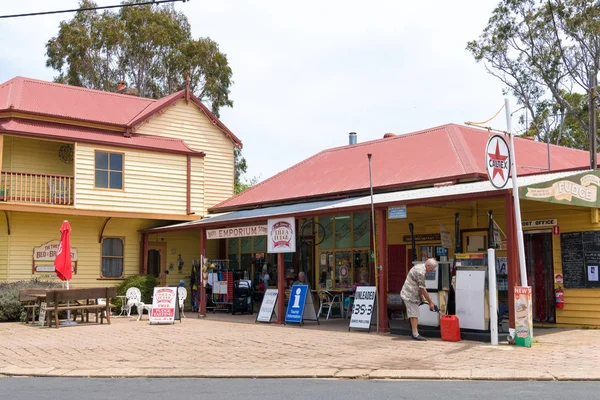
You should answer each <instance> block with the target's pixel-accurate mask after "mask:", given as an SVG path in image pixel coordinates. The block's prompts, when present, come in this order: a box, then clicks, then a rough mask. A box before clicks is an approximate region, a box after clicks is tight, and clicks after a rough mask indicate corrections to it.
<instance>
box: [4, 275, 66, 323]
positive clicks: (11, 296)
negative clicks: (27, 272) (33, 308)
mask: <svg viewBox="0 0 600 400" xmlns="http://www.w3.org/2000/svg"><path fill="white" fill-rule="evenodd" d="M61 287H62V284H61V283H58V282H52V281H42V280H39V279H38V278H33V279H31V280H29V281H17V282H10V283H8V282H2V283H0V322H8V321H24V318H25V309H24V308H23V306H22V305H21V302H20V301H19V290H21V289H28V288H46V289H51V288H61Z"/></svg>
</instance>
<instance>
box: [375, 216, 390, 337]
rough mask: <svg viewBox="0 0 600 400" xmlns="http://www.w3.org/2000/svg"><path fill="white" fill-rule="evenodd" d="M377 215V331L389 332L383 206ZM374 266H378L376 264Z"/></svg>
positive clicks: (385, 223) (385, 219)
mask: <svg viewBox="0 0 600 400" xmlns="http://www.w3.org/2000/svg"><path fill="white" fill-rule="evenodd" d="M378 211H379V212H378V213H377V216H378V217H379V221H377V228H378V229H377V236H379V241H378V242H377V249H376V251H377V252H379V257H378V258H377V259H378V260H379V265H380V266H381V269H380V270H379V282H378V284H379V293H378V294H377V295H378V296H379V297H378V300H377V301H378V302H379V307H377V312H378V313H379V331H378V332H381V333H385V332H389V331H390V328H389V325H388V315H387V295H386V294H387V284H386V283H387V279H386V277H387V257H386V253H387V235H386V232H387V210H386V209H385V208H384V209H382V210H378ZM375 268H378V266H377V265H376V266H375Z"/></svg>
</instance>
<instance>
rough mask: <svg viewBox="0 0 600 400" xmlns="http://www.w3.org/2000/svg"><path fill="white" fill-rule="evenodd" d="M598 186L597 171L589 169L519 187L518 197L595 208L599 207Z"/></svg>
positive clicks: (599, 183) (599, 180)
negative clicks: (588, 170)
mask: <svg viewBox="0 0 600 400" xmlns="http://www.w3.org/2000/svg"><path fill="white" fill-rule="evenodd" d="M598 186H600V175H599V171H593V172H592V171H590V172H583V173H580V174H576V175H571V176H569V177H566V178H562V179H556V180H553V181H549V182H543V183H536V184H533V185H529V186H526V187H523V188H520V189H519V197H521V198H522V199H526V200H537V201H546V202H550V203H560V204H571V205H574V206H583V207H593V208H597V207H600V202H599V201H598Z"/></svg>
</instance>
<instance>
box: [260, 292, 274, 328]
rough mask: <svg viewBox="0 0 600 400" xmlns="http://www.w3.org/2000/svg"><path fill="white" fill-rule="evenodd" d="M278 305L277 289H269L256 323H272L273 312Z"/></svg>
mask: <svg viewBox="0 0 600 400" xmlns="http://www.w3.org/2000/svg"><path fill="white" fill-rule="evenodd" d="M276 303H277V289H267V290H266V291H265V294H264V296H263V300H262V303H261V304H260V310H259V311H258V314H257V316H256V322H271V318H272V316H273V310H274V309H275V304H276Z"/></svg>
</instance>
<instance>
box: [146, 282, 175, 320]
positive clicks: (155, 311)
mask: <svg viewBox="0 0 600 400" xmlns="http://www.w3.org/2000/svg"><path fill="white" fill-rule="evenodd" d="M177 300H178V299H177V288H176V287H155V288H154V297H152V311H151V312H150V317H149V319H150V323H151V324H152V323H156V324H172V323H174V322H175V318H177V317H179V313H177V315H175V309H176V308H177V311H179V302H178V301H177Z"/></svg>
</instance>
